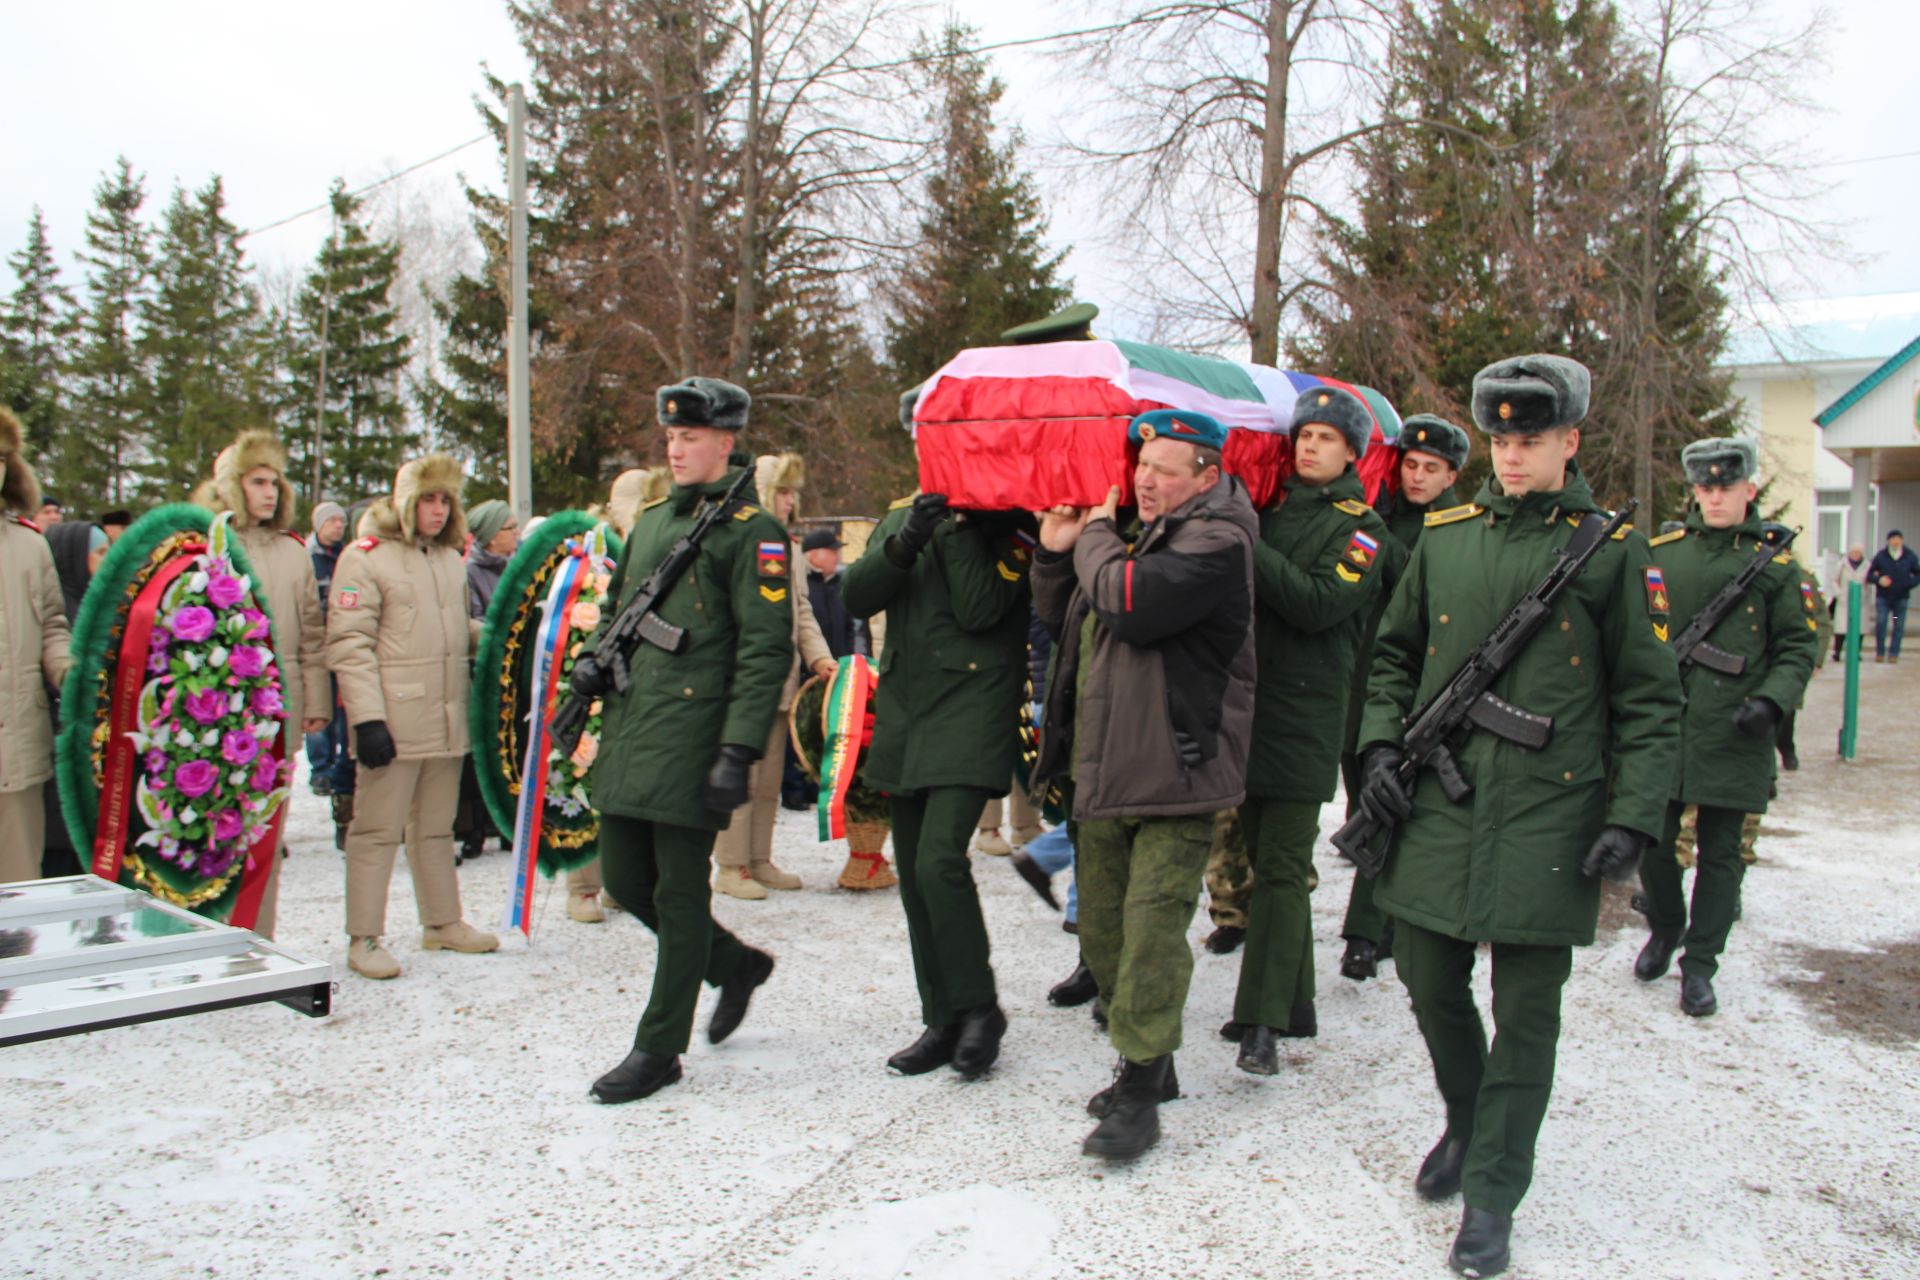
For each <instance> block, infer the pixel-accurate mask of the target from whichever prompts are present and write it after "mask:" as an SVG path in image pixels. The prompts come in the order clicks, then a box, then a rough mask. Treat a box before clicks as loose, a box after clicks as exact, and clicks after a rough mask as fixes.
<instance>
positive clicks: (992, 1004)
mask: <svg viewBox="0 0 1920 1280" xmlns="http://www.w3.org/2000/svg"><path fill="white" fill-rule="evenodd" d="M958 1026H959V1039H958V1040H957V1041H956V1042H955V1043H954V1046H953V1069H954V1070H955V1071H958V1072H959V1073H960V1074H961V1075H963V1076H965V1077H966V1078H967V1079H969V1080H978V1079H979V1078H980V1077H981V1076H982V1075H984V1074H986V1071H987V1068H989V1067H991V1066H992V1065H993V1064H994V1060H995V1059H997V1058H998V1057H999V1056H1000V1039H1001V1037H1002V1036H1004V1035H1006V1034H1007V1015H1006V1014H1004V1013H1002V1012H1001V1011H1000V1005H999V1003H998V1002H997V1001H989V1002H988V1003H986V1004H983V1005H980V1006H978V1007H977V1008H973V1009H969V1010H967V1011H966V1012H965V1013H963V1014H961V1015H960V1022H959V1024H958Z"/></svg>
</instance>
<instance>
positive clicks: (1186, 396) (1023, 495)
mask: <svg viewBox="0 0 1920 1280" xmlns="http://www.w3.org/2000/svg"><path fill="white" fill-rule="evenodd" d="M1320 387H1339V388H1341V389H1343V390H1346V391H1351V392H1353V393H1354V394H1355V395H1357V396H1359V397H1360V398H1361V400H1363V401H1364V402H1365V403H1366V405H1367V407H1368V408H1370V409H1371V410H1372V411H1373V415H1374V428H1373V446H1379V445H1383V444H1391V443H1392V442H1393V441H1394V440H1395V439H1396V438H1397V437H1398V436H1399V434H1400V416H1399V414H1397V413H1395V412H1394V409H1393V406H1392V405H1390V404H1388V403H1387V399H1386V397H1385V396H1383V395H1381V394H1380V393H1379V392H1377V391H1375V390H1373V389H1372V388H1370V387H1361V386H1355V385H1354V384H1352V383H1347V382H1341V381H1339V380H1338V379H1336V378H1326V377H1321V376H1320V375H1318V374H1311V373H1294V372H1290V371H1288V370H1284V369H1274V368H1270V367H1268V366H1266V365H1257V364H1245V363H1241V362H1238V361H1231V360H1217V359H1213V358H1211V357H1208V356H1195V355H1188V354H1185V353H1183V352H1179V351H1173V350H1170V349H1168V348H1166V347H1156V346H1150V345H1148V344H1146V343H1140V342H1118V341H1105V340H1101V341H1094V342H1049V343H1040V344H1035V345H1030V346H1012V347H972V348H969V349H967V350H965V351H962V352H961V353H960V354H959V355H957V356H955V357H954V358H953V359H952V360H949V361H948V362H947V363H946V364H945V365H944V366H942V367H941V369H940V371H939V372H938V373H935V374H934V375H933V377H932V378H930V379H928V380H927V382H926V384H925V385H924V386H923V387H922V388H921V393H920V398H919V400H918V402H917V403H916V404H915V406H914V413H913V424H914V434H915V437H916V439H917V440H918V442H919V446H920V487H921V489H923V490H925V491H926V492H929V493H944V494H946V495H947V497H948V499H949V500H950V501H951V502H952V503H953V505H954V506H956V507H971V508H975V509H983V510H996V509H1015V508H1022V509H1026V510H1037V509H1039V508H1041V507H1045V506H1052V505H1056V504H1062V503H1064V504H1070V505H1073V506H1089V505H1092V504H1095V503H1098V502H1101V501H1104V500H1105V498H1106V496H1107V490H1108V489H1109V488H1110V487H1111V486H1113V485H1119V486H1120V488H1121V492H1122V493H1123V494H1125V495H1126V500H1127V501H1131V500H1132V492H1133V457H1132V455H1131V454H1130V452H1129V446H1128V444H1127V423H1128V422H1130V421H1132V419H1133V418H1134V417H1135V416H1136V415H1138V414H1142V413H1148V412H1151V411H1152V410H1155V409H1186V410H1190V411H1193V412H1198V413H1205V414H1209V415H1211V416H1212V417H1214V418H1215V419H1217V420H1219V421H1220V422H1221V423H1224V424H1225V425H1226V427H1227V428H1228V434H1227V449H1226V457H1225V462H1226V468H1227V470H1228V471H1229V472H1231V473H1232V474H1234V475H1237V476H1239V477H1240V478H1241V480H1242V481H1243V482H1244V483H1245V484H1246V486H1247V490H1248V492H1249V493H1250V494H1251V495H1252V497H1253V501H1254V505H1255V506H1266V505H1268V504H1269V503H1271V502H1272V501H1273V500H1274V498H1275V497H1276V496H1277V495H1278V493H1279V491H1280V485H1281V482H1282V481H1284V480H1285V479H1286V478H1287V475H1288V473H1289V472H1290V471H1291V469H1292V452H1291V449H1290V448H1289V442H1288V430H1289V427H1290V426H1291V424H1292V421H1293V405H1294V401H1295V400H1296V399H1297V398H1298V397H1299V396H1301V395H1302V394H1304V393H1306V392H1308V391H1312V390H1314V389H1316V388H1320ZM1397 460H1398V450H1397V449H1388V448H1376V447H1371V446H1370V447H1369V449H1368V451H1367V456H1366V457H1365V458H1363V459H1362V460H1361V463H1360V478H1361V482H1362V483H1363V484H1364V485H1365V486H1366V491H1367V497H1368V499H1369V500H1371V499H1373V498H1375V497H1377V496H1378V494H1379V492H1380V489H1381V486H1382V485H1386V484H1391V483H1392V482H1393V480H1394V479H1395V475H1394V471H1395V468H1394V463H1395V462H1396V461H1397Z"/></svg>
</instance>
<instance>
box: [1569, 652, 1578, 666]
mask: <svg viewBox="0 0 1920 1280" xmlns="http://www.w3.org/2000/svg"><path fill="white" fill-rule="evenodd" d="M1567 661H1568V662H1570V663H1572V664H1573V665H1574V666H1576V667H1577V666H1579V665H1580V655H1579V654H1577V653H1576V654H1574V655H1573V656H1572V657H1571V658H1568V659H1567Z"/></svg>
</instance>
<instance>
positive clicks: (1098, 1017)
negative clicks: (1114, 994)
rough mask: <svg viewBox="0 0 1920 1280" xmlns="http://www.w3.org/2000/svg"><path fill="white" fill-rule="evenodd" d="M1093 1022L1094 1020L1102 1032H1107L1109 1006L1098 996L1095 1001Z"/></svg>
mask: <svg viewBox="0 0 1920 1280" xmlns="http://www.w3.org/2000/svg"><path fill="white" fill-rule="evenodd" d="M1093 1020H1094V1023H1095V1024H1096V1025H1098V1026H1099V1028H1100V1029H1101V1030H1102V1031H1104V1030H1106V1028H1107V1005H1106V1002H1105V1001H1104V1000H1102V999H1100V998H1099V997H1098V996H1095V997H1094V999H1093Z"/></svg>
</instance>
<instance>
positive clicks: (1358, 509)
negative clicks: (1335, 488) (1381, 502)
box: [1333, 498, 1373, 517]
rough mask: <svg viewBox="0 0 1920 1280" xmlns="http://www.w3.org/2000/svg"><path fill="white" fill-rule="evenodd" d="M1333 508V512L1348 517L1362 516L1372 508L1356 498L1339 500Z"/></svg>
mask: <svg viewBox="0 0 1920 1280" xmlns="http://www.w3.org/2000/svg"><path fill="white" fill-rule="evenodd" d="M1333 507H1334V510H1336V511H1344V512H1346V513H1347V514H1348V515H1350V516H1354V517H1359V516H1363V515H1365V514H1367V512H1369V511H1371V510H1373V508H1372V507H1369V506H1368V505H1367V504H1366V503H1364V502H1362V501H1360V499H1358V498H1341V499H1340V500H1339V501H1338V502H1335V503H1334V504H1333Z"/></svg>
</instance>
